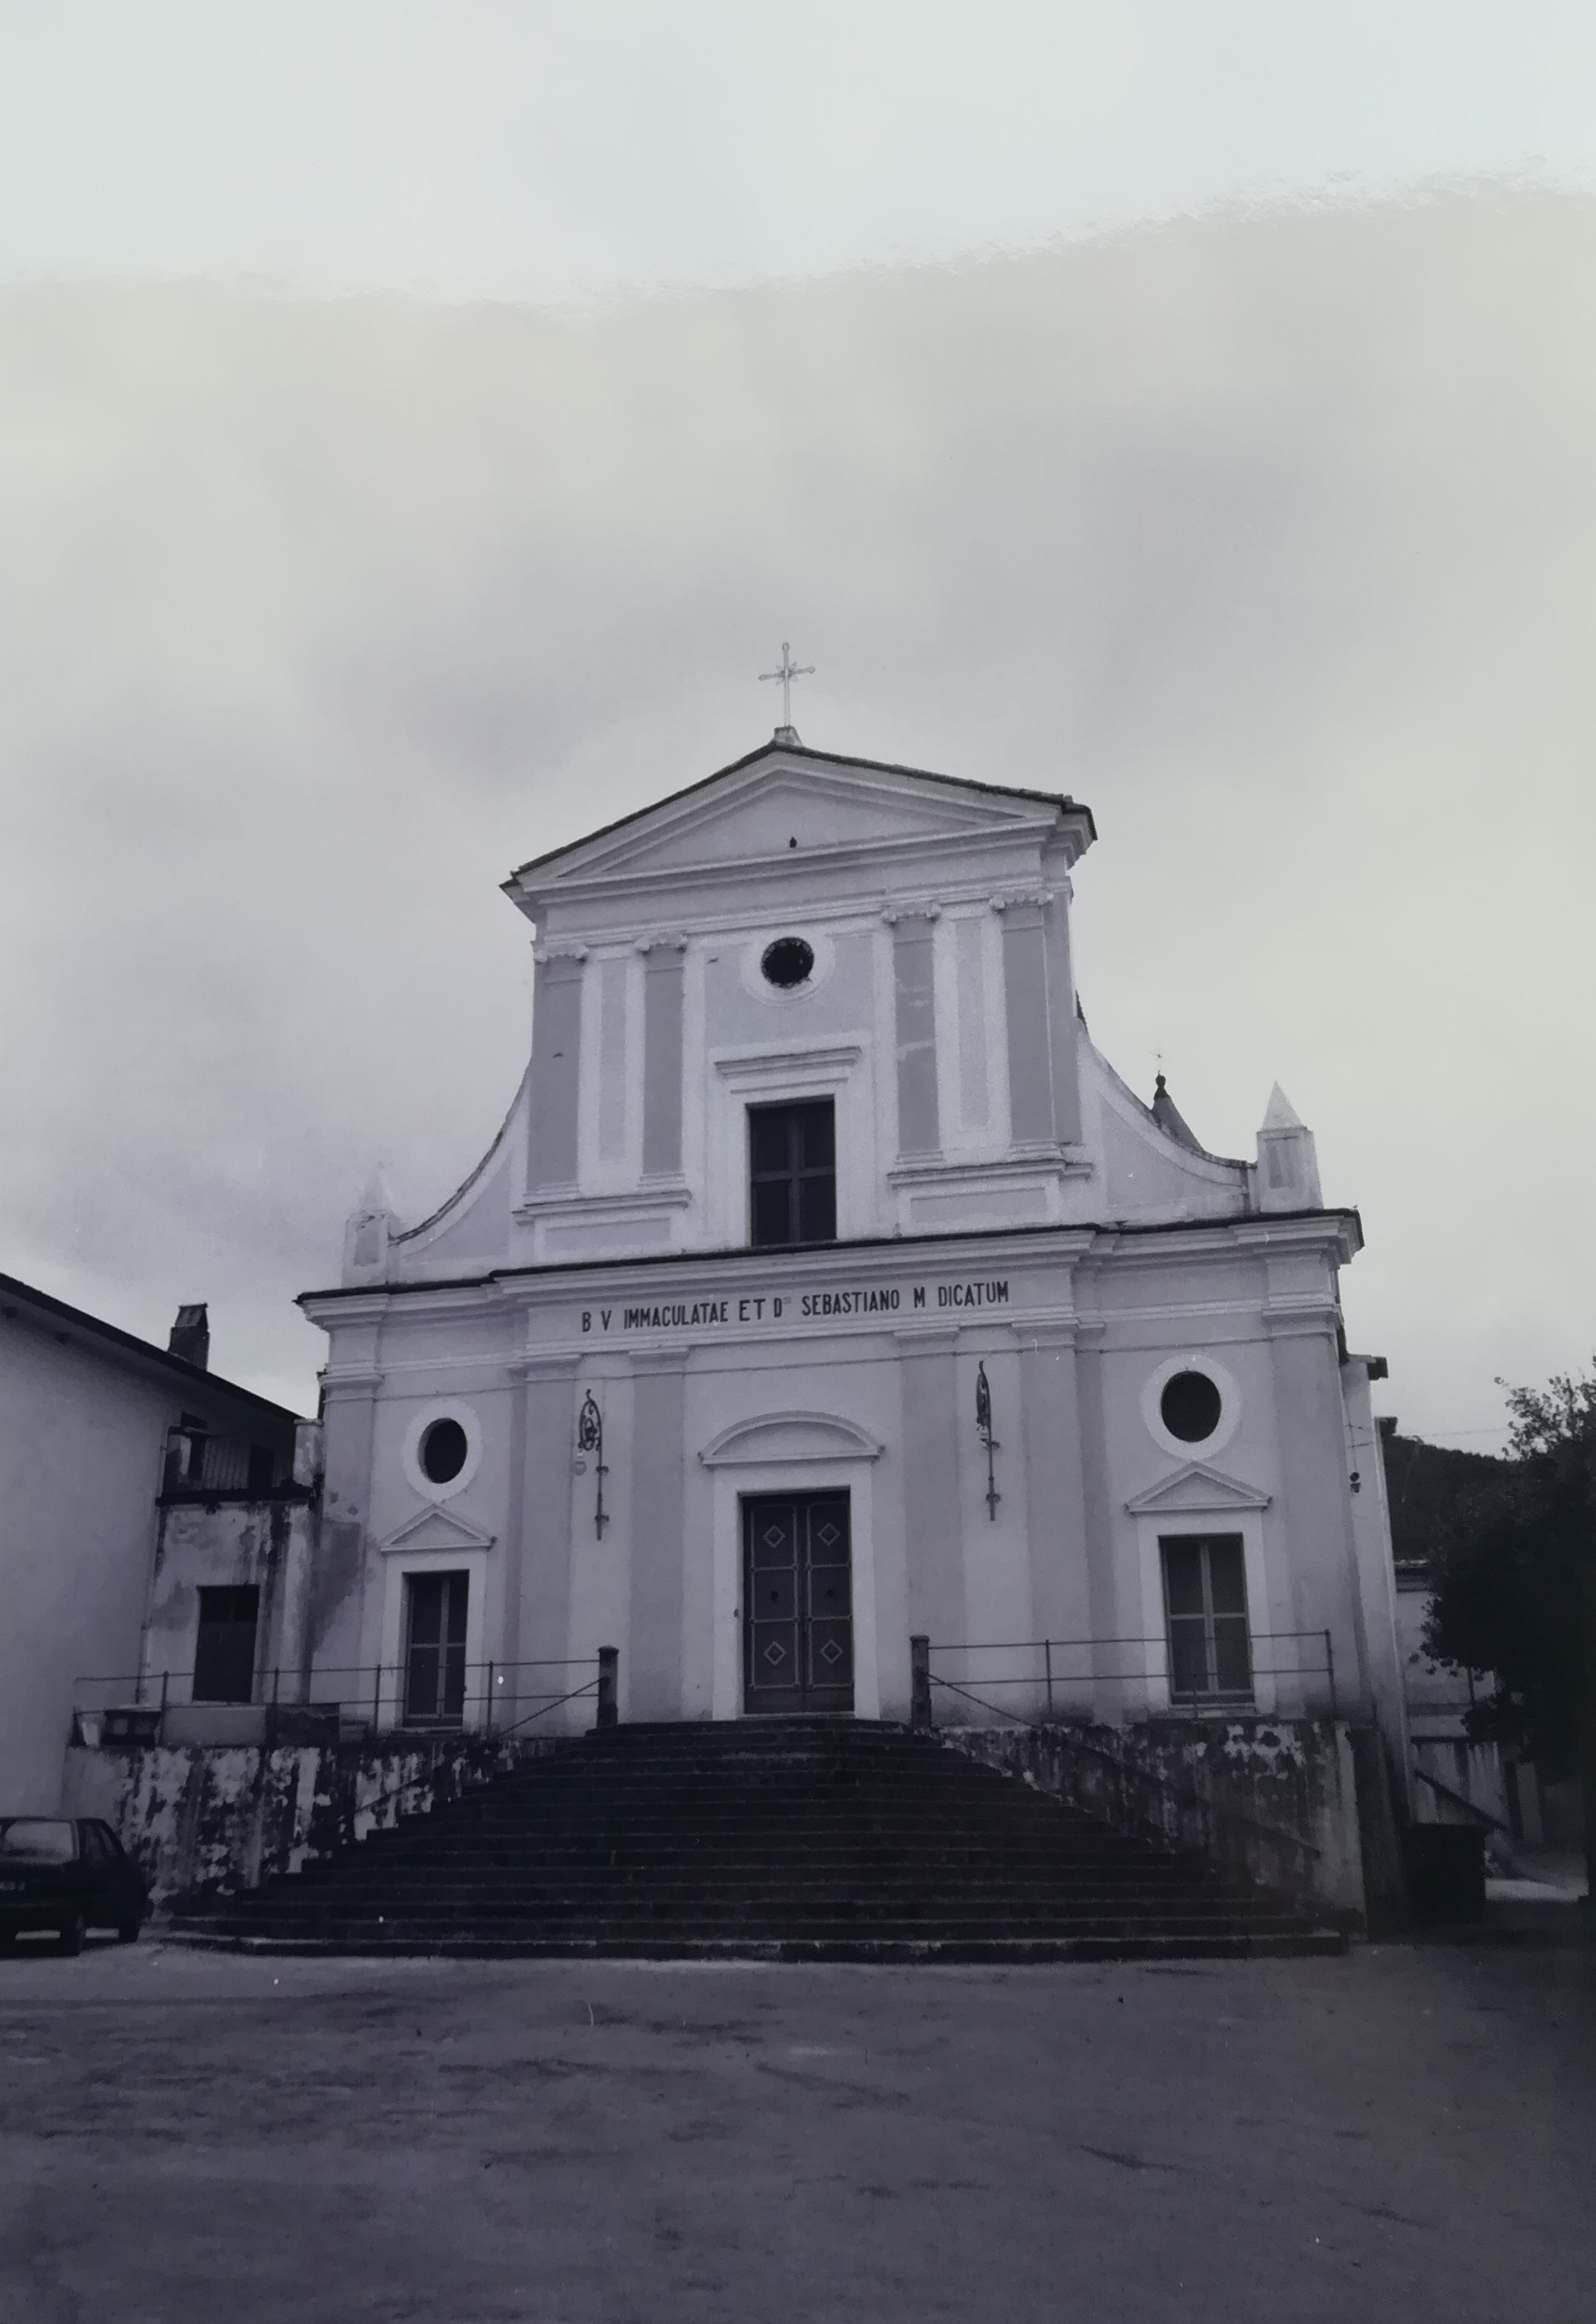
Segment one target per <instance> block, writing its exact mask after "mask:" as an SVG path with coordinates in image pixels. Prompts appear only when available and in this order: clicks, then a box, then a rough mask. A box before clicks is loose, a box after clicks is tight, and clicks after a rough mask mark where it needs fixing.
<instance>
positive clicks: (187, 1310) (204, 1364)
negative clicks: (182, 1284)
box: [166, 1299, 210, 1372]
mask: <svg viewBox="0 0 1596 2324" xmlns="http://www.w3.org/2000/svg"><path fill="white" fill-rule="evenodd" d="M166 1346H167V1352H168V1353H169V1354H170V1355H174V1356H180V1357H181V1358H182V1360H183V1361H184V1362H185V1363H186V1364H192V1365H193V1366H194V1369H195V1370H196V1371H201V1372H202V1371H204V1370H206V1369H207V1368H208V1365H209V1363H210V1321H209V1318H208V1315H207V1314H206V1310H205V1302H204V1300H203V1299H201V1300H200V1301H198V1304H197V1305H194V1306H192V1307H180V1308H179V1309H178V1315H177V1321H176V1323H174V1324H173V1325H172V1327H171V1338H170V1339H169V1340H168V1341H167V1342H166Z"/></svg>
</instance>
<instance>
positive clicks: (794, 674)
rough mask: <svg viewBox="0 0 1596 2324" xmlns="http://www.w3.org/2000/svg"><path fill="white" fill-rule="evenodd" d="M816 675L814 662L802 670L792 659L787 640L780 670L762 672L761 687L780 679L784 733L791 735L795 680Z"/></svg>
mask: <svg viewBox="0 0 1596 2324" xmlns="http://www.w3.org/2000/svg"><path fill="white" fill-rule="evenodd" d="M814 675H815V665H814V663H813V662H812V661H808V662H805V663H804V665H803V667H802V668H801V669H800V668H799V666H798V663H797V662H795V661H794V659H793V658H792V648H791V647H790V646H789V644H788V642H787V640H786V639H785V638H783V639H782V641H781V667H780V669H761V672H760V684H761V686H768V685H769V684H770V680H771V679H772V678H780V682H781V724H782V728H783V730H784V731H786V732H789V733H790V731H791V728H792V681H793V679H794V678H813V677H814Z"/></svg>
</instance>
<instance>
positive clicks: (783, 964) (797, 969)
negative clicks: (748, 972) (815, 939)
mask: <svg viewBox="0 0 1596 2324" xmlns="http://www.w3.org/2000/svg"><path fill="white" fill-rule="evenodd" d="M814 966H815V955H814V954H813V952H812V951H811V950H810V949H809V946H808V945H807V944H806V943H805V942H804V940H803V938H802V936H778V937H777V939H776V941H775V943H774V944H773V945H767V946H766V947H765V951H764V954H763V955H762V957H761V961H760V973H761V976H762V977H763V978H764V980H765V982H766V983H767V984H774V985H777V986H779V987H780V990H781V991H783V992H790V991H792V989H793V987H794V985H797V984H807V982H808V981H809V977H810V974H811V973H812V972H813V970H814Z"/></svg>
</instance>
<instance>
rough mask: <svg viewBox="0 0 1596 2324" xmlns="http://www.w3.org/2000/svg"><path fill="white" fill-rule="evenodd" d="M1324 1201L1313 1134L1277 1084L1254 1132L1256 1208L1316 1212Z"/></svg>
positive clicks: (1261, 1209)
mask: <svg viewBox="0 0 1596 2324" xmlns="http://www.w3.org/2000/svg"><path fill="white" fill-rule="evenodd" d="M1323 1206H1324V1195H1323V1194H1321V1193H1320V1191H1319V1157H1318V1153H1317V1151H1316V1149H1315V1145H1314V1133H1313V1131H1312V1130H1309V1129H1307V1128H1306V1127H1305V1124H1304V1122H1303V1120H1302V1118H1301V1116H1300V1115H1299V1114H1298V1113H1297V1111H1296V1107H1295V1106H1294V1105H1293V1104H1292V1102H1291V1100H1290V1099H1289V1098H1288V1097H1287V1094H1286V1093H1285V1091H1284V1090H1283V1089H1282V1088H1281V1087H1280V1084H1279V1083H1278V1082H1277V1083H1276V1084H1275V1086H1274V1088H1273V1089H1272V1090H1271V1091H1270V1092H1269V1102H1268V1105H1267V1106H1266V1107H1265V1109H1264V1117H1263V1121H1262V1124H1261V1126H1260V1128H1259V1133H1258V1207H1259V1210H1260V1211H1316V1210H1319V1209H1322V1208H1323Z"/></svg>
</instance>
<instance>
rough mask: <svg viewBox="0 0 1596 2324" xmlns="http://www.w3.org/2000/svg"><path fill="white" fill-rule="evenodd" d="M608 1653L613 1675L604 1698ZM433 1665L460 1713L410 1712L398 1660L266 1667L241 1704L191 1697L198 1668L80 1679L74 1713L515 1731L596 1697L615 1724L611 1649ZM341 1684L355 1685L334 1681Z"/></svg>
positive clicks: (420, 1730) (404, 1669)
mask: <svg viewBox="0 0 1596 2324" xmlns="http://www.w3.org/2000/svg"><path fill="white" fill-rule="evenodd" d="M606 1657H607V1658H608V1665H607V1666H608V1668H609V1670H610V1674H611V1681H610V1685H609V1689H608V1692H607V1693H606V1687H605V1671H606ZM435 1662H436V1663H437V1664H438V1665H441V1667H435V1669H434V1670H433V1672H432V1674H431V1675H432V1678H433V1682H434V1683H433V1687H432V1689H431V1690H429V1691H430V1692H433V1694H434V1699H435V1700H438V1701H441V1700H443V1699H444V1692H443V1690H444V1683H445V1681H446V1677H447V1689H448V1692H449V1693H450V1694H453V1693H454V1692H455V1690H456V1689H457V1690H458V1698H459V1699H458V1705H457V1708H456V1709H454V1710H452V1711H442V1712H438V1713H428V1714H423V1715H418V1716H414V1717H411V1716H409V1715H407V1702H406V1698H407V1696H408V1694H409V1692H410V1688H409V1679H410V1674H411V1661H410V1659H409V1658H407V1659H406V1660H405V1661H402V1662H395V1663H339V1664H321V1665H317V1666H316V1667H315V1668H314V1669H312V1670H311V1672H310V1673H309V1677H308V1678H307V1677H305V1676H303V1675H302V1674H300V1671H299V1670H297V1669H292V1670H288V1671H284V1670H283V1669H281V1667H278V1668H275V1669H267V1670H263V1671H260V1672H258V1673H257V1674H255V1675H254V1679H253V1681H252V1683H251V1686H250V1692H249V1695H248V1697H247V1698H245V1699H242V1700H241V1699H236V1698H235V1699H232V1700H228V1701H218V1700H217V1699H216V1698H214V1697H208V1696H205V1697H198V1698H197V1697H196V1696H195V1694H194V1692H193V1688H194V1681H195V1678H196V1676H197V1675H198V1670H197V1667H194V1666H191V1667H189V1669H187V1670H170V1669H167V1670H161V1671H152V1670H145V1671H128V1672H115V1673H109V1674H80V1675H79V1676H78V1678H76V1679H75V1680H74V1681H73V1686H72V1693H73V1709H74V1711H75V1713H77V1714H78V1715H81V1716H88V1715H91V1714H92V1715H94V1716H101V1715H106V1714H108V1713H111V1712H120V1711H127V1710H134V1711H148V1712H151V1713H153V1714H154V1715H155V1716H157V1717H158V1718H160V1719H161V1720H164V1718H165V1716H166V1714H167V1713H168V1712H169V1711H198V1712H208V1711H258V1712H263V1713H264V1714H265V1716H266V1718H267V1719H268V1720H271V1719H272V1717H273V1716H274V1715H278V1714H281V1715H283V1716H288V1715H291V1714H292V1713H294V1712H305V1711H313V1712H320V1713H322V1714H323V1715H326V1716H329V1717H330V1716H332V1715H334V1714H337V1715H338V1716H339V1717H340V1718H341V1719H343V1720H355V1719H358V1720H362V1721H363V1722H364V1724H365V1725H366V1727H367V1729H368V1731H373V1732H385V1731H392V1732H394V1733H407V1734H414V1735H424V1734H435V1733H444V1734H457V1733H461V1732H465V1733H467V1734H485V1735H494V1734H501V1735H513V1734H516V1733H518V1732H519V1731H520V1729H522V1728H523V1727H525V1726H527V1725H529V1724H530V1721H531V1720H534V1719H541V1718H545V1717H547V1716H548V1714H549V1712H550V1711H558V1709H559V1708H560V1707H561V1705H562V1704H565V1703H568V1702H573V1701H577V1699H578V1698H579V1697H581V1696H584V1695H592V1694H596V1695H597V1696H598V1697H599V1703H600V1723H601V1724H609V1723H611V1721H612V1720H613V1712H614V1702H613V1693H614V1689H613V1665H614V1658H613V1654H612V1652H611V1649H609V1648H607V1647H605V1648H603V1649H601V1650H600V1652H599V1653H598V1654H596V1655H540V1656H535V1657H529V1658H528V1659H527V1660H526V1661H524V1662H508V1663H507V1662H499V1661H497V1660H496V1659H493V1658H488V1659H484V1660H482V1661H479V1662H472V1663H466V1662H454V1663H452V1664H448V1663H445V1662H444V1660H443V1657H442V1656H441V1655H438V1656H436V1657H435ZM575 1670H580V1671H591V1672H593V1673H594V1676H593V1677H591V1678H589V1679H587V1680H586V1681H585V1683H583V1684H581V1685H579V1686H575V1687H573V1686H568V1685H567V1686H565V1687H562V1688H559V1689H558V1691H545V1690H543V1689H540V1688H536V1687H528V1686H525V1685H523V1683H522V1681H523V1677H524V1676H525V1675H526V1674H532V1673H537V1672H541V1671H553V1672H559V1673H569V1672H571V1671H575ZM340 1681H347V1682H352V1683H349V1684H347V1685H340V1684H339V1682H340ZM528 1705H530V1708H527V1707H526V1706H528ZM499 1713H512V1714H513V1715H512V1716H510V1717H508V1718H507V1719H506V1718H505V1717H504V1716H503V1715H496V1714H499ZM389 1722H391V1726H390V1724H389Z"/></svg>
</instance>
